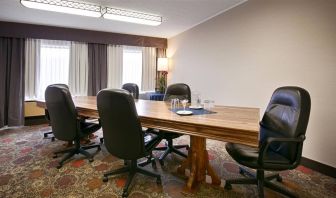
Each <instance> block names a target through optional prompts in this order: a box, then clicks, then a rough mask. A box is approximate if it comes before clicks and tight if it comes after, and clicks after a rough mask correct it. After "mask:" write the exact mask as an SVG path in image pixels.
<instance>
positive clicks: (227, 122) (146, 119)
mask: <svg viewBox="0 0 336 198" xmlns="http://www.w3.org/2000/svg"><path fill="white" fill-rule="evenodd" d="M73 101H74V103H75V106H76V108H77V111H78V114H79V115H81V116H88V117H94V118H99V115H98V110H97V100H96V97H95V96H78V97H74V98H73ZM135 104H136V108H137V112H138V115H139V118H140V121H141V124H142V126H143V127H148V128H155V129H160V130H168V131H174V132H177V133H181V134H185V135H190V149H189V150H188V158H187V159H186V160H185V161H183V162H182V164H181V165H180V166H179V167H178V169H177V171H178V172H179V173H180V174H183V175H184V173H185V169H186V168H189V170H190V175H189V178H188V181H187V183H186V188H185V189H186V190H189V191H193V190H194V189H195V188H197V187H198V185H199V184H200V183H202V182H205V179H206V175H207V174H208V175H209V176H210V177H211V181H212V184H214V185H220V183H221V180H220V178H219V177H218V176H217V174H216V173H215V171H214V170H213V168H212V167H211V165H210V163H209V158H208V152H207V150H206V139H207V138H209V139H215V140H219V141H224V142H233V143H240V144H245V145H250V146H258V138H259V109H258V108H247V107H229V106H215V107H214V108H212V109H211V111H213V112H216V113H213V114H203V115H190V116H180V115H177V114H176V113H174V112H172V111H171V110H170V103H166V102H163V101H151V100H135ZM37 105H38V106H40V107H43V108H46V105H45V102H44V101H37ZM223 149H224V148H223ZM223 152H224V150H223Z"/></svg>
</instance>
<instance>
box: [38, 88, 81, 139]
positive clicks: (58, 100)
mask: <svg viewBox="0 0 336 198" xmlns="http://www.w3.org/2000/svg"><path fill="white" fill-rule="evenodd" d="M45 101H46V105H47V109H48V112H49V116H50V123H51V127H52V131H53V133H54V135H55V137H56V138H57V139H59V140H64V141H71V140H74V139H75V137H76V136H78V134H77V132H78V131H77V129H78V123H77V111H76V107H75V105H74V103H73V101H72V98H71V94H70V91H69V89H68V88H67V87H65V86H59V85H57V84H56V85H49V86H48V87H47V89H46V91H45Z"/></svg>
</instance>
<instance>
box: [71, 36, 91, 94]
mask: <svg viewBox="0 0 336 198" xmlns="http://www.w3.org/2000/svg"><path fill="white" fill-rule="evenodd" d="M88 70H89V60H88V45H87V44H86V43H80V42H71V47H70V65H69V88H70V91H71V94H72V95H75V96H87V95H88V78H89V76H88Z"/></svg>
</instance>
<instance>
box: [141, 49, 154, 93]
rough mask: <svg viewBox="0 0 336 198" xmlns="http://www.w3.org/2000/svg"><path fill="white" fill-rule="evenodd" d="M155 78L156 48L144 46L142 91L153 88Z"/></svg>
mask: <svg viewBox="0 0 336 198" xmlns="http://www.w3.org/2000/svg"><path fill="white" fill-rule="evenodd" d="M155 78H156V48H153V47H144V48H143V49H142V83H141V90H142V91H153V90H155Z"/></svg>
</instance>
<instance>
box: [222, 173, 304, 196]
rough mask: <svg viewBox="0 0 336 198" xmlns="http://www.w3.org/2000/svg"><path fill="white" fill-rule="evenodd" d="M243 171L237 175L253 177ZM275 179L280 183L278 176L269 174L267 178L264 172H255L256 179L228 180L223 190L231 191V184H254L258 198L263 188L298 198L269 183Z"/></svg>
mask: <svg viewBox="0 0 336 198" xmlns="http://www.w3.org/2000/svg"><path fill="white" fill-rule="evenodd" d="M245 171H246V170H245V169H241V167H240V168H239V173H240V174H243V173H248V174H247V175H249V176H254V175H253V174H252V173H250V172H248V171H246V172H245ZM273 179H277V181H279V182H281V181H282V178H281V177H280V175H279V174H271V175H269V176H266V177H265V176H264V171H263V170H257V175H256V177H255V176H254V177H252V178H239V179H229V180H226V181H225V186H224V188H225V189H226V190H231V189H232V184H254V185H257V187H258V195H259V198H263V197H264V187H267V188H269V189H272V190H274V191H276V192H279V193H281V194H284V195H286V196H288V197H298V196H297V195H296V194H295V193H293V192H290V191H289V190H287V189H285V188H284V187H281V186H279V185H276V184H274V183H272V182H271V180H273Z"/></svg>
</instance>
